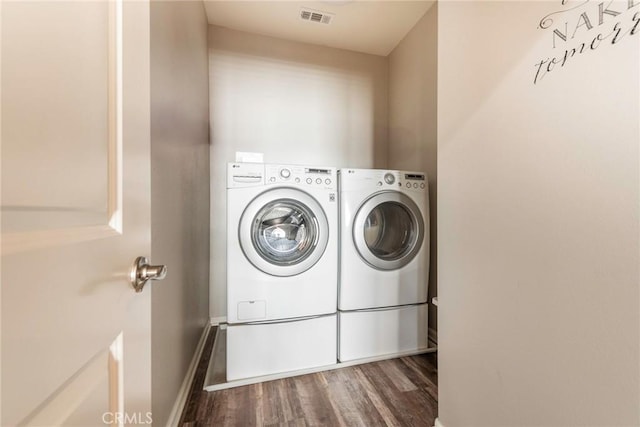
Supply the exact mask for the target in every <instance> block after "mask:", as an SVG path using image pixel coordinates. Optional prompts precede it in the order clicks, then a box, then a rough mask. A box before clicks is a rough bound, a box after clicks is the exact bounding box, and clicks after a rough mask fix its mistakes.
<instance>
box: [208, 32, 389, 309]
mask: <svg viewBox="0 0 640 427" xmlns="http://www.w3.org/2000/svg"><path fill="white" fill-rule="evenodd" d="M209 72H210V102H211V104H210V105H211V109H210V111H211V150H212V151H211V195H212V197H211V294H210V312H211V317H212V318H213V319H218V318H221V317H224V316H226V275H225V272H226V249H225V247H226V222H225V218H226V199H225V194H226V166H227V162H232V161H234V159H235V157H234V155H235V152H236V151H252V152H261V153H264V155H265V156H264V160H265V162H267V163H294V164H310V165H320V166H321V165H326V166H336V167H344V166H351V167H361V168H371V167H378V168H384V167H386V162H387V131H388V128H387V120H388V116H387V108H388V105H387V103H388V98H387V93H388V61H387V58H385V57H381V56H375V55H367V54H362V53H356V52H351V51H346V50H341V49H334V48H328V47H322V46H317V45H311V44H305V43H299V42H292V41H285V40H281V39H277V38H273V37H266V36H260V35H257V34H251V33H246V32H241V31H235V30H229V29H225V28H222V27H217V26H210V27H209Z"/></svg>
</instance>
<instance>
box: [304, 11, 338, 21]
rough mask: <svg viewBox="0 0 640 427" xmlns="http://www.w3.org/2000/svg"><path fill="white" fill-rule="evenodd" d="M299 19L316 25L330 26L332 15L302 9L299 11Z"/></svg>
mask: <svg viewBox="0 0 640 427" xmlns="http://www.w3.org/2000/svg"><path fill="white" fill-rule="evenodd" d="M300 19H302V20H303V21H309V22H316V23H318V24H330V23H331V21H332V20H333V14H331V13H327V12H320V11H318V10H312V9H306V8H304V9H300Z"/></svg>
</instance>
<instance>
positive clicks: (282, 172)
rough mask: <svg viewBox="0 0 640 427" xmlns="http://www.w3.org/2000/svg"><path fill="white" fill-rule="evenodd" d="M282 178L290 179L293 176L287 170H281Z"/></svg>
mask: <svg viewBox="0 0 640 427" xmlns="http://www.w3.org/2000/svg"><path fill="white" fill-rule="evenodd" d="M280 176H281V177H283V178H284V179H289V177H290V176H291V171H290V170H289V169H287V168H284V169H281V170H280Z"/></svg>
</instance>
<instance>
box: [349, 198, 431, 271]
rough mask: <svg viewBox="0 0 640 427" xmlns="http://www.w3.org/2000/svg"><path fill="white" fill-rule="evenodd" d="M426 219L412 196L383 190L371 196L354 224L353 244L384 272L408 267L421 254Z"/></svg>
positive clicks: (368, 260) (362, 255) (363, 256)
mask: <svg viewBox="0 0 640 427" xmlns="http://www.w3.org/2000/svg"><path fill="white" fill-rule="evenodd" d="M423 239H424V220H423V218H422V214H421V213H420V209H419V208H418V206H417V205H416V204H415V203H414V201H413V200H411V198H410V197H409V196H407V195H406V194H403V193H399V192H397V191H382V192H380V193H376V194H374V195H373V196H371V197H369V198H368V199H367V200H365V202H364V203H363V204H362V205H361V206H360V208H359V209H358V213H357V214H356V216H355V219H354V221H353V241H354V243H355V246H356V249H357V251H358V253H359V254H360V256H361V257H362V259H364V260H365V261H366V262H367V263H368V264H369V265H371V266H372V267H374V268H377V269H380V270H396V269H398V268H401V267H404V266H405V265H407V264H408V263H409V262H411V260H412V259H413V258H414V257H415V256H416V255H417V254H418V252H419V251H420V248H421V246H422V241H423Z"/></svg>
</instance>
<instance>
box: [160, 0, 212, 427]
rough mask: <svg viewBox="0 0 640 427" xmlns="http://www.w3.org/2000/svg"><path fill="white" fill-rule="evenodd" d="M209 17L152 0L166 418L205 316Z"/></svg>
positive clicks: (195, 6)
mask: <svg viewBox="0 0 640 427" xmlns="http://www.w3.org/2000/svg"><path fill="white" fill-rule="evenodd" d="M207 67H208V65H207V19H206V16H205V11H204V6H203V4H202V2H200V1H193V2H191V1H175V2H167V1H157V2H155V1H154V2H152V3H151V189H152V194H151V205H152V206H151V209H152V214H151V223H152V230H151V233H152V249H151V251H152V254H151V255H152V261H153V262H154V263H162V264H166V265H167V267H168V274H167V277H166V279H165V280H164V281H162V282H158V283H155V284H153V286H152V377H153V378H152V388H153V390H152V398H153V421H154V424H155V425H164V424H165V423H166V422H167V418H168V417H169V414H170V412H171V409H172V407H173V405H174V402H175V401H176V397H177V394H178V390H179V388H180V386H181V384H182V381H183V379H184V378H185V374H186V371H187V368H188V366H189V363H190V361H191V359H192V357H193V354H194V351H195V348H196V345H197V343H198V340H199V338H200V336H201V333H202V331H203V327H204V325H205V324H206V323H207V322H208V314H209V313H208V294H209V285H208V283H209V128H208V122H209V100H208V71H207Z"/></svg>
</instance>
